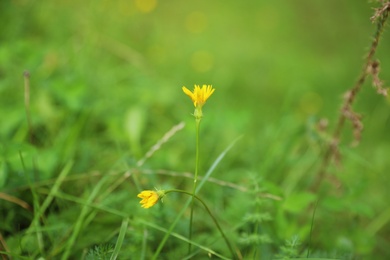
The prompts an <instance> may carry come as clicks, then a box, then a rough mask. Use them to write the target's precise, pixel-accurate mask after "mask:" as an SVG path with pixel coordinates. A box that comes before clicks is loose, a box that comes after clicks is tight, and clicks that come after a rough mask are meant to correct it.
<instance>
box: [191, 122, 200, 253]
mask: <svg viewBox="0 0 390 260" xmlns="http://www.w3.org/2000/svg"><path fill="white" fill-rule="evenodd" d="M200 120H201V118H196V119H195V122H196V158H195V175H194V186H193V189H192V199H191V214H190V224H189V225H190V226H189V229H188V240H190V241H191V238H192V222H193V217H194V198H195V193H196V184H197V182H198V171H199V126H200ZM191 245H192V244H191V243H189V244H188V254H190V253H191Z"/></svg>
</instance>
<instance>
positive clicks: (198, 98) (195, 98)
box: [182, 85, 215, 107]
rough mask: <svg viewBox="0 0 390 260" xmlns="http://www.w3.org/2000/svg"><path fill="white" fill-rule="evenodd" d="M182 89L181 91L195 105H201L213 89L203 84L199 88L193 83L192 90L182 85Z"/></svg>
mask: <svg viewBox="0 0 390 260" xmlns="http://www.w3.org/2000/svg"><path fill="white" fill-rule="evenodd" d="M182 89H183V92H184V93H185V94H186V95H187V96H189V97H190V98H191V100H192V102H194V106H195V107H202V106H203V105H204V103H206V100H207V99H208V98H209V97H210V96H211V95H212V94H213V93H214V90H215V89H214V88H213V87H212V86H211V85H203V86H202V88H200V87H199V85H195V87H194V91H193V92H191V91H190V90H189V89H188V88H186V87H183V88H182Z"/></svg>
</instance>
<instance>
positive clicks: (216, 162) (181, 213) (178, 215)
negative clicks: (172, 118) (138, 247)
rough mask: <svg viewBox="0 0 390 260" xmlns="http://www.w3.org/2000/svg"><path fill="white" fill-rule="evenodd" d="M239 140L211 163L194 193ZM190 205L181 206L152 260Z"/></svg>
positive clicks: (155, 257)
mask: <svg viewBox="0 0 390 260" xmlns="http://www.w3.org/2000/svg"><path fill="white" fill-rule="evenodd" d="M241 138H242V136H239V137H237V138H236V139H235V140H233V142H231V143H230V144H229V146H228V147H226V148H225V150H223V152H222V153H221V154H220V155H219V156H218V158H217V159H216V160H215V161H214V162H213V164H212V165H211V167H210V168H209V169H208V171H207V172H206V174H205V176H204V177H203V178H202V179H201V181H200V183H199V185H197V188H196V192H199V190H200V189H201V188H202V187H203V185H204V184H205V183H206V181H207V180H209V178H210V176H211V174H212V173H213V171H214V170H215V168H216V167H217V165H218V164H219V163H220V162H221V161H222V159H223V158H224V157H225V155H226V154H227V153H228V152H229V151H230V150H231V149H232V148H233V147H234V145H235V144H236V142H237V141H238V140H240V139H241ZM190 203H191V199H189V200H187V202H186V203H185V204H184V205H183V207H182V209H181V211H180V212H179V213H178V214H177V215H176V218H175V220H174V221H173V223H172V224H171V226H170V227H169V229H168V231H167V232H166V233H165V236H164V237H163V239H162V240H161V242H160V244H159V245H158V247H157V249H156V251H155V252H154V255H153V257H152V260H156V259H157V258H158V256H159V255H160V252H161V250H162V249H163V247H164V245H165V243H166V242H167V240H168V237H169V236H170V235H171V234H172V233H173V229H174V228H175V227H176V225H177V223H178V222H179V220H180V218H181V216H182V215H183V214H184V211H185V210H186V209H187V208H188V206H189V205H190Z"/></svg>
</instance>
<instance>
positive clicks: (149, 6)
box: [135, 0, 157, 13]
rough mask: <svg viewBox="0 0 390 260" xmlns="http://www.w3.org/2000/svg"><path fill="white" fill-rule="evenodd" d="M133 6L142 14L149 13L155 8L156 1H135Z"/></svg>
mask: <svg viewBox="0 0 390 260" xmlns="http://www.w3.org/2000/svg"><path fill="white" fill-rule="evenodd" d="M135 6H136V7H137V9H138V10H139V11H140V12H142V13H150V12H152V11H153V10H154V9H155V8H156V6H157V0H135Z"/></svg>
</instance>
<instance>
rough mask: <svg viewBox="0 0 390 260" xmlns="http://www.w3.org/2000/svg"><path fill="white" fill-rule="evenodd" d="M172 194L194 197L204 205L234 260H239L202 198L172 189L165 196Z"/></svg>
mask: <svg viewBox="0 0 390 260" xmlns="http://www.w3.org/2000/svg"><path fill="white" fill-rule="evenodd" d="M170 192H178V193H183V194H187V195H190V196H192V199H193V201H194V199H197V200H198V201H199V202H200V203H202V205H203V207H204V208H205V210H206V211H207V213H208V214H209V215H210V217H211V219H212V220H213V222H214V224H215V226H216V227H217V228H218V231H219V233H221V235H222V237H223V239H224V240H225V243H226V245H227V246H228V248H229V251H230V253H231V254H232V257H233V259H237V256H236V254H235V253H234V250H233V247H232V245H231V244H230V242H229V240H228V239H227V237H226V235H225V233H224V232H223V230H222V228H221V226H220V225H219V223H218V220H217V219H216V218H215V217H214V215H213V213H211V210H210V209H209V207H208V206H207V205H206V203H205V202H204V201H203V200H202V199H201V198H199V197H198V196H197V195H196V194H194V193H190V192H188V191H184V190H176V189H172V190H167V191H165V195H166V194H168V193H170Z"/></svg>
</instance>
